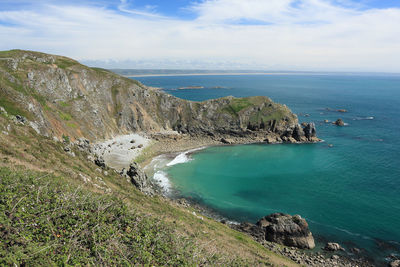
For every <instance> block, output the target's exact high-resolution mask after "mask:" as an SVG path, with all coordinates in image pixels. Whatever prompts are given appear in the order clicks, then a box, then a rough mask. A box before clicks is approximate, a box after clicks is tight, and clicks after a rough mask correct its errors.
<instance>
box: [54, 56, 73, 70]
mask: <svg viewBox="0 0 400 267" xmlns="http://www.w3.org/2000/svg"><path fill="white" fill-rule="evenodd" d="M55 63H56V65H57V66H58V67H59V68H60V69H67V68H69V67H72V66H74V65H77V64H78V62H76V61H74V60H72V59H67V58H61V57H57V59H56V62H55Z"/></svg>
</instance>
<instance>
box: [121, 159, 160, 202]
mask: <svg viewBox="0 0 400 267" xmlns="http://www.w3.org/2000/svg"><path fill="white" fill-rule="evenodd" d="M126 175H128V176H129V177H130V178H131V182H132V183H133V184H134V185H135V186H136V187H137V188H138V189H139V190H140V191H142V192H143V193H145V194H148V195H153V194H154V189H153V184H152V183H151V181H150V180H149V178H148V177H147V175H146V173H144V171H142V170H141V169H140V167H139V165H138V164H137V163H136V162H132V163H131V165H130V166H129V170H128V171H127V172H126Z"/></svg>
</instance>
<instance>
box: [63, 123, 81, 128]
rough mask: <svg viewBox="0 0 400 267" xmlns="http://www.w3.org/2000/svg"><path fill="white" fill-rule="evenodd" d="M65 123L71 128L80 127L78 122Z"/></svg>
mask: <svg viewBox="0 0 400 267" xmlns="http://www.w3.org/2000/svg"><path fill="white" fill-rule="evenodd" d="M65 125H67V126H68V127H70V128H73V129H76V128H78V125H76V124H75V123H73V122H67V123H66V124H65Z"/></svg>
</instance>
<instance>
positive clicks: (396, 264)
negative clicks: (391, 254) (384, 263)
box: [389, 260, 400, 267]
mask: <svg viewBox="0 0 400 267" xmlns="http://www.w3.org/2000/svg"><path fill="white" fill-rule="evenodd" d="M389 267H400V260H394V261H392V262H390V263H389Z"/></svg>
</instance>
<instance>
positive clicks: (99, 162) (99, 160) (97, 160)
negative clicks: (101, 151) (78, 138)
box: [94, 157, 106, 168]
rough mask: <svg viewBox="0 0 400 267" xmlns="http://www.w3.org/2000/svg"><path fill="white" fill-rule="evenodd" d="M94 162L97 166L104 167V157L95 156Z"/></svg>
mask: <svg viewBox="0 0 400 267" xmlns="http://www.w3.org/2000/svg"><path fill="white" fill-rule="evenodd" d="M94 164H96V165H97V166H99V167H101V168H105V167H106V163H105V162H104V159H103V158H102V157H96V158H95V159H94Z"/></svg>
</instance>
